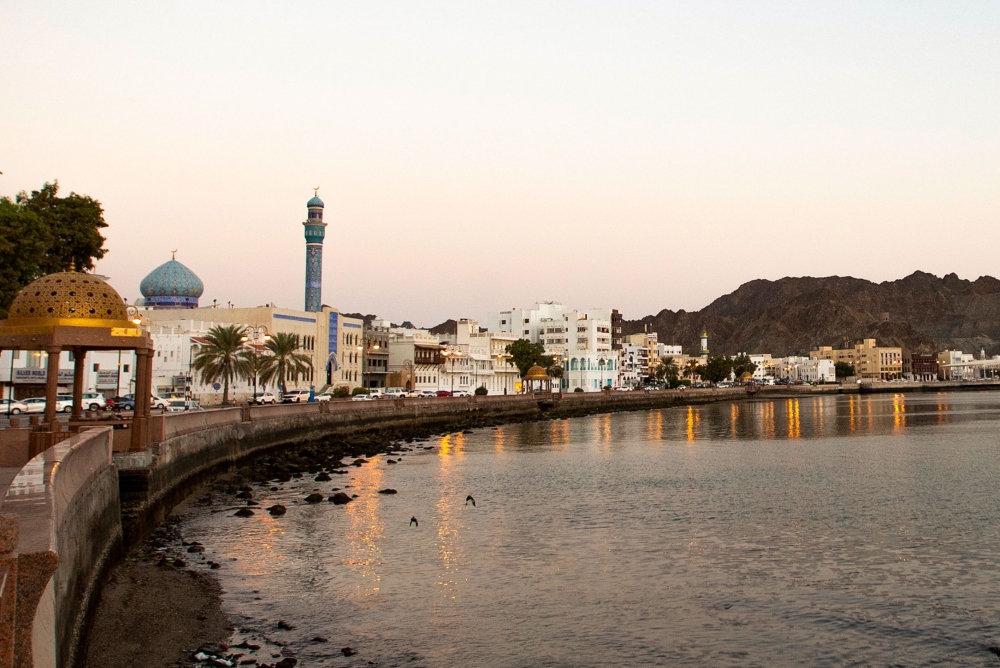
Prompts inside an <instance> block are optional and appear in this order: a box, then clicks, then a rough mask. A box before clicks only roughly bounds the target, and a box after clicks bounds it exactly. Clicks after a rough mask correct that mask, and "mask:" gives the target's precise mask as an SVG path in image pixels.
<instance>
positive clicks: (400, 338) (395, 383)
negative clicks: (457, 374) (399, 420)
mask: <svg viewBox="0 0 1000 668" xmlns="http://www.w3.org/2000/svg"><path fill="white" fill-rule="evenodd" d="M444 350H445V348H444V346H443V345H441V343H440V341H439V340H438V337H437V335H435V334H431V333H430V332H428V331H427V330H426V329H411V328H408V327H392V328H391V329H390V330H389V375H388V380H387V381H386V385H387V386H388V387H401V388H403V389H405V390H426V391H429V392H437V391H438V390H439V389H441V388H440V383H441V373H442V368H443V367H444V362H445V357H444V355H443V354H442V353H443V352H444ZM456 389H458V388H456Z"/></svg>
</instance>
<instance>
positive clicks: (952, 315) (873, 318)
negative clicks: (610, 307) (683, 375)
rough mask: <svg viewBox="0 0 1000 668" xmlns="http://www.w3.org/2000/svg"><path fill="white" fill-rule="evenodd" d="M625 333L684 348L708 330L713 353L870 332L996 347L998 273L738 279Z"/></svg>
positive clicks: (906, 340) (927, 347) (839, 339)
mask: <svg viewBox="0 0 1000 668" xmlns="http://www.w3.org/2000/svg"><path fill="white" fill-rule="evenodd" d="M622 327H623V331H624V333H625V334H633V333H636V332H641V331H643V328H644V327H648V328H649V330H650V331H655V332H657V333H658V334H659V339H660V341H662V342H664V343H679V344H681V345H682V346H684V350H685V352H687V351H696V350H698V348H699V336H700V334H701V331H702V330H703V329H704V330H707V331H708V335H709V348H710V349H711V350H712V352H718V353H730V354H732V353H736V352H741V351H746V352H769V353H771V354H773V355H782V356H783V355H799V354H805V353H808V351H809V350H810V349H812V348H814V347H815V346H817V345H832V346H835V347H839V346H841V345H842V344H843V343H844V342H845V340H847V341H850V340H854V339H860V338H866V337H868V338H870V337H874V338H876V339H878V342H879V344H884V345H897V346H902V347H904V348H907V349H909V350H911V351H914V352H931V351H937V350H941V349H943V348H946V347H947V348H960V349H962V350H965V351H966V352H979V350H980V349H981V348H985V349H986V352H987V353H989V354H995V353H997V352H1000V280H997V279H995V278H993V277H991V276H983V277H981V278H979V279H977V280H975V281H968V280H963V279H960V278H959V277H958V276H956V275H955V274H948V275H947V276H945V277H943V278H938V277H937V276H934V275H933V274H928V273H925V272H921V271H918V272H914V273H913V274H911V275H910V276H907V277H906V278H903V279H900V280H896V281H886V282H884V283H873V282H871V281H866V280H863V279H858V278H851V277H840V276H828V277H826V278H812V277H802V278H782V279H781V280H777V281H766V280H756V281H750V282H749V283H745V284H743V285H741V286H740V287H739V289H737V290H736V291H735V292H732V293H730V294H728V295H724V296H722V297H719V298H718V299H716V300H715V301H714V302H712V303H711V304H709V305H708V306H706V307H705V308H703V309H702V310H700V311H696V312H688V311H683V310H681V311H670V310H666V309H664V310H663V311H660V312H659V313H658V314H656V315H649V316H646V317H645V318H642V319H641V320H627V321H625V322H624V323H623V324H622Z"/></svg>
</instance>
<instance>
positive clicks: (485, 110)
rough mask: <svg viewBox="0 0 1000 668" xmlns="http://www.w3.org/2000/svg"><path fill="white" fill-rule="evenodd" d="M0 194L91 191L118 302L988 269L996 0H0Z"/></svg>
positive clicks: (601, 291)
mask: <svg viewBox="0 0 1000 668" xmlns="http://www.w3.org/2000/svg"><path fill="white" fill-rule="evenodd" d="M0 91H2V92H0V171H2V172H3V176H0V195H9V196H13V195H14V194H15V193H16V192H17V191H19V190H22V189H27V190H30V189H37V188H38V187H40V186H41V185H42V184H43V183H44V182H45V181H47V180H52V179H58V180H59V183H60V186H61V188H62V189H63V192H64V194H65V193H68V192H69V191H71V190H72V191H76V192H79V193H85V194H87V195H90V196H92V197H95V198H97V199H99V200H100V201H101V202H102V203H103V205H104V207H105V217H106V220H107V222H108V224H109V226H110V227H109V228H108V229H107V231H106V235H107V237H108V242H107V246H108V248H109V249H110V252H109V253H108V255H107V257H106V258H105V259H104V260H102V261H101V262H100V263H99V265H98V271H99V272H100V273H103V274H106V275H109V276H110V277H111V279H112V284H113V285H114V286H115V287H116V288H118V290H119V291H120V292H121V293H122V295H123V296H125V297H126V298H128V299H129V301H131V300H133V299H135V298H136V297H138V296H139V292H138V284H139V281H140V280H141V279H142V277H143V276H144V275H145V274H147V273H148V272H149V271H150V270H152V269H153V268H154V267H156V266H157V265H159V264H160V263H162V262H164V261H166V260H168V259H169V258H170V251H171V250H172V249H175V248H176V249H178V253H177V259H178V260H180V261H182V262H183V263H184V264H186V265H187V266H188V267H190V268H191V269H192V270H193V271H195V273H197V274H198V275H199V276H200V277H201V278H202V280H203V281H204V283H205V286H206V291H205V295H204V296H203V298H202V304H203V305H206V304H211V303H212V299H213V298H214V299H217V300H219V302H221V303H223V304H224V303H226V302H228V301H232V302H233V303H234V304H236V305H238V306H252V305H257V304H263V303H268V302H274V303H276V304H278V305H279V306H286V307H292V308H302V305H303V274H304V263H305V244H304V240H303V229H302V225H301V222H302V221H303V220H304V219H305V215H306V211H305V203H306V201H307V200H308V199H309V198H310V197H311V196H312V193H313V190H312V189H313V187H314V186H320V187H321V189H320V193H319V194H320V197H322V198H323V199H324V200H325V202H326V221H327V223H329V227H328V228H327V240H326V244H325V248H324V269H323V271H324V287H323V300H324V302H325V303H328V304H330V305H332V306H336V307H338V308H340V309H342V310H344V311H362V312H364V313H377V314H380V315H382V316H385V317H389V318H391V319H393V320H394V321H396V322H399V321H401V320H403V319H409V320H412V321H413V322H415V323H416V324H418V325H423V326H431V325H434V324H436V323H438V322H440V321H441V320H444V319H445V318H448V317H455V318H457V317H473V318H480V319H483V320H485V316H486V313H487V312H489V311H491V310H498V309H501V308H508V307H511V306H527V305H529V304H530V303H532V302H534V301H536V300H559V301H563V302H565V303H567V304H569V305H571V306H573V307H581V308H588V307H605V306H606V307H616V308H618V309H620V310H622V311H623V312H624V314H625V316H626V317H627V318H638V317H641V316H643V315H645V314H648V313H655V312H657V311H659V310H660V309H662V308H671V309H678V308H684V309H689V310H695V309H699V308H701V307H703V306H705V305H706V304H708V303H709V302H711V301H712V300H713V299H714V298H716V297H717V296H719V295H721V294H724V293H727V292H730V291H732V290H734V289H736V288H737V287H738V286H739V285H740V284H741V283H744V282H746V281H748V280H752V279H754V278H771V279H777V278H781V277H783V276H802V275H812V276H825V275H832V274H837V275H852V276H857V277H861V278H867V279H871V280H875V281H882V280H891V279H895V278H900V277H902V276H905V275H907V274H909V273H911V272H912V271H914V270H917V269H921V270H924V271H929V272H932V273H936V274H938V275H942V274H944V273H948V272H957V273H958V274H959V275H960V276H962V277H963V278H976V277H978V276H980V275H983V274H990V275H994V276H995V275H997V274H1000V266H998V262H1000V260H998V257H1000V252H998V251H1000V2H996V1H983V2H961V1H948V2H918V1H914V0H907V1H905V2H904V1H900V2H839V1H838V2H833V1H831V2H825V3H824V2H801V1H796V2H672V3H671V2H541V1H538V0H532V1H530V2H469V1H468V0H463V1H461V2H407V3H390V2H385V3H370V2H292V1H289V2H259V1H255V0H240V1H238V2H237V1H225V0H212V1H211V2H203V1H198V2H194V1H190V2H183V1H170V2H161V3H148V2H103V1H100V0H92V1H88V2H70V1H68V0H30V2H29V1H25V0H5V1H4V2H3V3H0Z"/></svg>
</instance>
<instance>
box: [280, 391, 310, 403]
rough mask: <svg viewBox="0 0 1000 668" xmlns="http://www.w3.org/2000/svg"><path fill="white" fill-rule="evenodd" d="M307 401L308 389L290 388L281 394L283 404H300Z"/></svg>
mask: <svg viewBox="0 0 1000 668" xmlns="http://www.w3.org/2000/svg"><path fill="white" fill-rule="evenodd" d="M307 401H309V390H290V391H288V392H285V393H284V394H283V395H281V403H283V404H300V403H305V402H307Z"/></svg>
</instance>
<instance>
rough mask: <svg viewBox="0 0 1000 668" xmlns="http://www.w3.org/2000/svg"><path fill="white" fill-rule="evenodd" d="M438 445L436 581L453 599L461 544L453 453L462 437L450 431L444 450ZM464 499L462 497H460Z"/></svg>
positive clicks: (459, 448) (456, 452)
mask: <svg viewBox="0 0 1000 668" xmlns="http://www.w3.org/2000/svg"><path fill="white" fill-rule="evenodd" d="M443 449H444V448H442V449H441V450H440V451H439V452H438V454H439V455H440V457H439V458H438V461H439V468H438V485H439V488H440V490H441V496H440V498H439V499H438V502H437V504H436V508H437V516H436V517H435V520H436V522H437V544H438V552H439V554H440V556H441V564H442V566H443V569H444V570H443V571H442V572H441V573H440V574H439V575H438V579H437V585H438V586H439V587H441V588H442V592H443V595H444V597H445V598H449V599H452V600H454V599H455V597H456V596H457V595H458V584H459V583H458V573H459V571H460V569H461V564H462V562H463V560H464V559H463V554H462V544H461V542H460V540H459V531H458V529H459V525H458V520H457V518H456V517H455V503H456V499H457V498H458V495H459V490H458V489H457V488H456V487H455V483H456V480H455V478H456V473H455V471H456V467H457V466H459V465H460V464H459V462H458V461H457V457H461V456H463V455H464V449H465V437H464V435H463V434H454V438H453V439H451V441H450V448H449V451H448V452H447V453H445V452H443ZM463 499H464V497H463Z"/></svg>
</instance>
